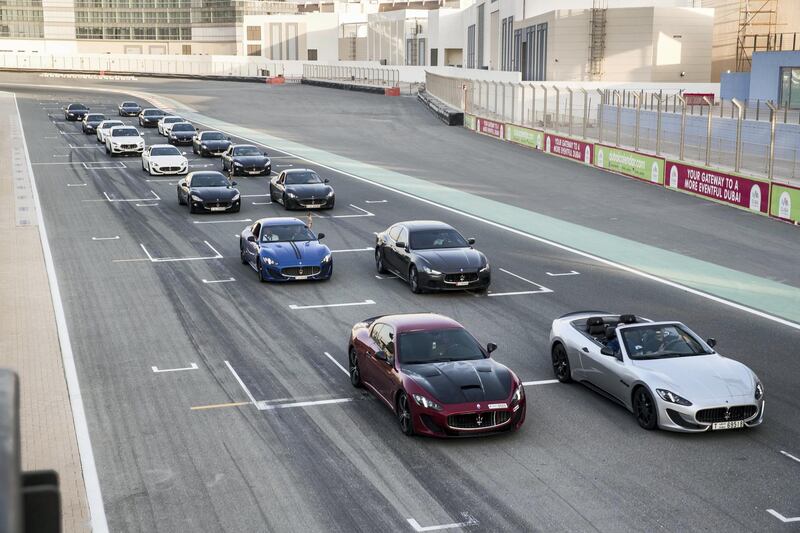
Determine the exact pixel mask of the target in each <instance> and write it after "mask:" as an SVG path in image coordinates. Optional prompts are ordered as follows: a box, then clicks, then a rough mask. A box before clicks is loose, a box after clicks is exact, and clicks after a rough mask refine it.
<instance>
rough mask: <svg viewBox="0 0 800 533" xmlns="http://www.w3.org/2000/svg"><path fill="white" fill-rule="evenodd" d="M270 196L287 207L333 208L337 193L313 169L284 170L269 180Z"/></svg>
mask: <svg viewBox="0 0 800 533" xmlns="http://www.w3.org/2000/svg"><path fill="white" fill-rule="evenodd" d="M269 196H270V199H271V200H272V201H273V202H278V203H280V204H283V207H284V208H286V209H333V204H334V203H335V202H336V193H335V192H334V191H333V187H331V186H330V185H328V180H327V179H324V180H323V179H322V178H320V177H319V175H318V174H317V173H316V172H314V171H313V170H309V169H307V168H292V169H289V170H284V171H283V172H281V173H280V174H278V175H277V176H275V177H274V178H272V180H270V182H269Z"/></svg>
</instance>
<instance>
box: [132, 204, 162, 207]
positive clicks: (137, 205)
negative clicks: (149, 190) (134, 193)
mask: <svg viewBox="0 0 800 533" xmlns="http://www.w3.org/2000/svg"><path fill="white" fill-rule="evenodd" d="M134 205H135V206H136V207H158V204H134Z"/></svg>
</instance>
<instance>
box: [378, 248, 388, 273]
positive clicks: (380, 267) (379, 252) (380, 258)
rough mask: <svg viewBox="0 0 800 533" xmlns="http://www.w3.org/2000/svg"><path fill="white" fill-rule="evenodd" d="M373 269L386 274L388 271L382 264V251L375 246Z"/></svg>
mask: <svg viewBox="0 0 800 533" xmlns="http://www.w3.org/2000/svg"><path fill="white" fill-rule="evenodd" d="M375 269H376V270H377V271H378V274H387V273H388V272H389V271H388V270H386V266H384V264H383V252H381V249H380V248H375Z"/></svg>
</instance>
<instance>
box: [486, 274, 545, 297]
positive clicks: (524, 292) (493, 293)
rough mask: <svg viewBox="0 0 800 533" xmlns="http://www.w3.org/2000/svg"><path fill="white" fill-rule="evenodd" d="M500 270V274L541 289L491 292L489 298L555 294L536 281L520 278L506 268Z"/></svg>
mask: <svg viewBox="0 0 800 533" xmlns="http://www.w3.org/2000/svg"><path fill="white" fill-rule="evenodd" d="M499 270H500V272H505V273H506V274H508V275H509V276H513V277H515V278H517V279H519V280H522V281H524V282H525V283H529V284H531V285H534V286H536V287H539V288H538V289H537V290H535V291H512V292H491V291H489V292H488V295H489V296H517V295H521V294H544V293H548V292H553V291H552V290H551V289H548V288H547V287H545V286H544V285H539V284H538V283H536V282H535V281H531V280H529V279H526V278H523V277H522V276H520V275H518V274H514V273H513V272H509V271H508V270H506V269H504V268H500V269H499Z"/></svg>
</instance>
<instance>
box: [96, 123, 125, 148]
mask: <svg viewBox="0 0 800 533" xmlns="http://www.w3.org/2000/svg"><path fill="white" fill-rule="evenodd" d="M124 125H125V123H124V122H122V121H121V120H104V121H103V122H101V123H100V124H98V125H97V128H96V129H95V131H96V135H97V142H99V143H104V144H105V142H106V135H107V134H108V132H109V131H111V128H113V127H114V126H124Z"/></svg>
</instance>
